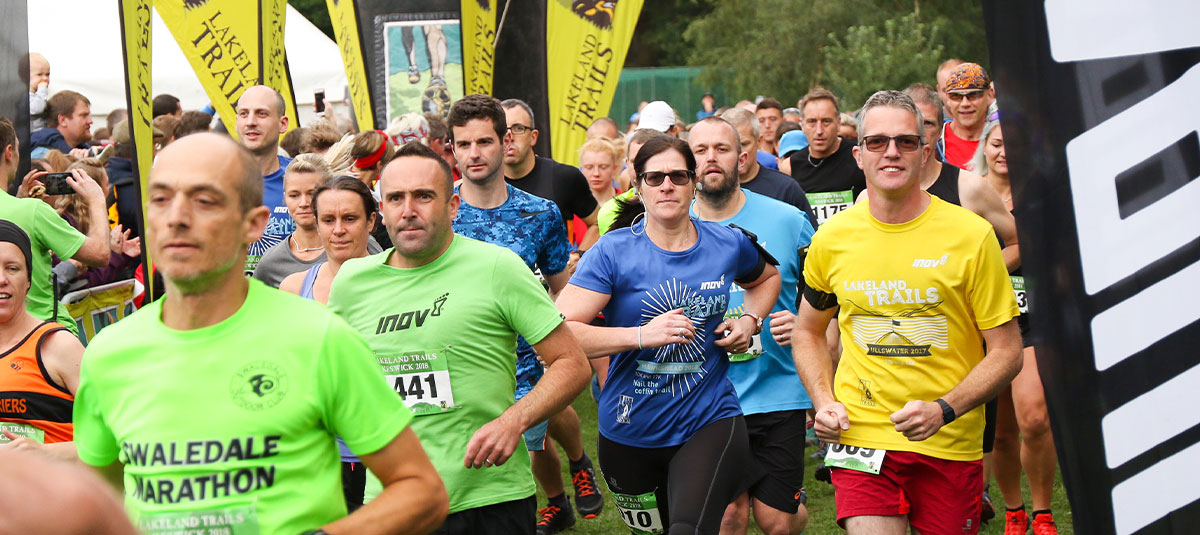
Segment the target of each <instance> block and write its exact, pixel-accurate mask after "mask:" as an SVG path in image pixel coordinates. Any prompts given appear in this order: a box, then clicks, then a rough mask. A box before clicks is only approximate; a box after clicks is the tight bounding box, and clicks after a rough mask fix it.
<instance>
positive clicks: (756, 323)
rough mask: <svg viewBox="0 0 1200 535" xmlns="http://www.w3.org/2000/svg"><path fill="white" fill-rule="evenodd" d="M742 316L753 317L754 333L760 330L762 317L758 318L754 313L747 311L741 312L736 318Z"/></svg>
mask: <svg viewBox="0 0 1200 535" xmlns="http://www.w3.org/2000/svg"><path fill="white" fill-rule="evenodd" d="M744 316H750V317H751V318H754V334H758V333H761V332H762V324H763V319H762V318H760V317H758V316H756V315H754V314H751V313H749V312H743V313H742V315H741V316H738V319H742V317H744Z"/></svg>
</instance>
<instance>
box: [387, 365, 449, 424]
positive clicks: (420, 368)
mask: <svg viewBox="0 0 1200 535" xmlns="http://www.w3.org/2000/svg"><path fill="white" fill-rule="evenodd" d="M447 349H449V348H447ZM446 353H447V351H446V350H442V351H441V352H436V353H435V352H428V353H405V354H402V355H391V356H383V355H377V356H376V358H377V359H378V360H379V365H380V367H382V368H383V375H384V376H385V377H386V379H387V383H388V385H391V386H392V388H393V389H395V390H396V394H398V395H399V396H400V399H402V400H404V404H405V405H406V406H408V408H409V410H411V411H412V413H413V415H415V416H425V415H429V414H443V413H446V412H450V411H453V410H455V409H457V408H458V407H456V406H455V405H454V389H453V388H452V387H451V385H450V362H449V359H448V358H447V357H446Z"/></svg>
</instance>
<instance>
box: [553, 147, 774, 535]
mask: <svg viewBox="0 0 1200 535" xmlns="http://www.w3.org/2000/svg"><path fill="white" fill-rule="evenodd" d="M633 165H634V171H635V172H636V179H635V181H634V185H635V187H637V188H638V189H639V192H640V195H641V198H642V202H643V203H644V204H645V207H646V213H645V216H644V217H645V219H644V221H637V222H635V224H634V225H633V226H632V227H630V228H624V229H619V230H614V231H611V232H609V233H607V234H605V235H604V236H603V237H602V238H601V239H600V241H598V242H597V243H596V245H594V246H593V247H592V248H591V249H589V250H588V253H587V254H586V255H584V257H583V258H582V259H581V260H580V264H579V268H578V270H577V271H576V272H575V275H574V276H573V277H572V278H571V280H570V282H569V283H568V284H567V287H566V288H565V289H564V290H563V292H562V294H561V296H560V298H559V299H558V305H559V308H560V310H562V312H563V314H564V315H565V316H566V318H567V321H568V324H569V325H570V327H571V330H572V331H573V332H574V334H575V336H576V337H577V338H578V339H579V341H580V345H581V346H583V349H584V351H585V352H587V354H588V356H589V357H593V358H595V357H601V356H608V355H612V358H611V360H610V363H609V371H608V379H607V381H606V383H605V385H604V389H603V390H602V391H601V394H600V400H599V404H600V407H599V413H600V414H599V424H600V447H599V452H600V466H601V468H602V469H603V471H604V477H605V479H606V480H607V481H608V486H609V488H610V489H612V491H613V494H614V500H615V501H616V504H617V508H618V509H619V510H620V512H621V517H622V519H623V520H624V521H625V523H626V524H627V525H628V526H629V528H630V530H631V531H633V532H634V533H646V532H653V531H655V530H667V531H666V532H667V533H670V534H677V533H696V532H697V530H699V531H700V532H705V533H715V532H716V531H717V530H718V528H719V525H720V522H721V515H722V513H723V512H724V510H725V507H726V506H727V505H728V504H729V502H731V501H732V500H733V498H734V497H735V496H737V495H738V494H740V493H741V492H742V491H744V490H745V489H746V488H747V486H748V485H749V484H750V483H751V482H753V481H755V480H756V479H757V478H758V477H759V475H760V474H758V473H757V472H758V470H757V469H756V468H755V467H754V464H753V460H752V458H751V456H750V446H749V441H748V439H747V435H746V425H745V422H744V421H743V419H742V416H741V409H740V407H739V406H738V400H737V395H736V393H735V392H734V389H733V384H732V383H731V382H730V381H729V378H728V377H727V375H726V372H727V371H728V367H729V359H728V353H730V352H733V353H737V352H741V351H745V350H746V349H747V348H748V347H749V345H750V341H751V337H752V336H753V335H754V334H756V333H758V332H759V331H761V330H762V318H763V317H764V316H766V315H767V314H768V313H769V312H770V310H771V307H772V306H773V305H774V303H775V300H776V298H777V296H778V294H779V285H780V282H779V275H778V272H777V271H776V269H775V267H774V266H772V265H770V264H769V263H768V262H767V258H768V257H769V255H765V254H763V253H761V252H760V250H759V249H758V248H757V245H756V244H755V243H754V241H753V240H752V239H751V238H750V237H748V236H747V235H746V234H745V233H744V232H743V231H741V230H740V229H736V228H730V227H726V226H722V225H719V224H716V223H709V222H704V221H700V220H698V219H693V218H691V217H689V215H688V206H689V204H690V203H691V201H692V197H693V194H694V191H695V188H696V172H695V169H696V160H695V157H693V156H692V152H691V150H690V149H689V148H688V145H687V143H685V142H683V141H681V140H679V139H677V138H674V137H668V136H661V137H656V138H653V139H651V140H649V141H647V142H646V144H645V145H643V146H642V148H641V150H639V151H638V155H637V158H636V159H634V162H633ZM703 171H704V172H709V171H714V170H710V169H705V170H703ZM714 172H721V171H720V170H719V169H716V170H715V171H714ZM734 283H737V284H738V285H740V286H741V287H743V288H745V290H746V299H745V310H747V311H749V312H748V313H746V314H744V315H742V316H740V317H737V318H732V319H729V320H726V319H725V318H724V314H725V311H726V309H727V308H728V306H729V289H730V286H731V285H732V284H734ZM599 312H603V313H604V318H605V321H606V324H607V326H605V327H597V326H592V325H590V324H589V322H590V321H591V320H592V318H594V317H596V314H597V313H599ZM748 467H749V468H748Z"/></svg>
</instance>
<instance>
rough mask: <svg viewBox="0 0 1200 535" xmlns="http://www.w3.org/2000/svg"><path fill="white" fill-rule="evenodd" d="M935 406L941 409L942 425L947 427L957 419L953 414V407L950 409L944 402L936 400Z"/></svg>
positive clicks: (940, 399) (939, 399)
mask: <svg viewBox="0 0 1200 535" xmlns="http://www.w3.org/2000/svg"><path fill="white" fill-rule="evenodd" d="M937 404H938V405H939V406H941V407H942V425H948V424H949V423H950V422H953V421H954V419H955V418H957V417H958V415H957V414H954V407H951V406H950V404H949V403H946V400H944V399H942V398H937Z"/></svg>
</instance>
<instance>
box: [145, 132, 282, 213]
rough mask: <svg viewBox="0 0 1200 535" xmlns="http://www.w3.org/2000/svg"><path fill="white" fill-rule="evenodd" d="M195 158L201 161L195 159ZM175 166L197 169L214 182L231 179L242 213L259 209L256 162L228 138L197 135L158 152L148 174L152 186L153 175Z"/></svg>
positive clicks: (260, 194) (260, 190)
mask: <svg viewBox="0 0 1200 535" xmlns="http://www.w3.org/2000/svg"><path fill="white" fill-rule="evenodd" d="M197 154H203V155H204V157H203V158H197V157H196V155H197ZM177 165H180V166H190V167H200V168H202V170H203V171H205V172H209V173H212V176H213V178H214V179H215V178H217V177H232V178H233V179H234V180H233V182H232V185H233V187H234V188H236V190H237V192H238V204H239V205H240V206H241V209H242V212H243V213H245V212H247V211H249V210H250V209H251V208H254V207H256V206H262V203H263V178H262V175H261V174H260V173H261V171H260V168H259V166H258V162H257V161H256V160H255V159H254V155H253V154H251V153H250V151H248V150H246V148H245V147H243V146H241V145H239V144H238V143H237V142H236V141H234V140H233V139H232V138H230V137H229V136H223V135H220V134H214V133H211V132H198V133H195V134H191V135H188V136H184V137H182V138H179V139H177V140H175V141H174V142H172V143H171V144H169V145H167V147H166V148H164V149H163V150H161V151H159V153H158V156H157V157H156V158H155V160H154V167H153V168H152V169H151V171H150V172H151V176H152V178H151V182H153V174H154V172H155V171H160V172H167V171H169V170H170V169H172V168H174V167H175V166H177ZM214 181H215V180H214Z"/></svg>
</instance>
